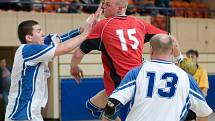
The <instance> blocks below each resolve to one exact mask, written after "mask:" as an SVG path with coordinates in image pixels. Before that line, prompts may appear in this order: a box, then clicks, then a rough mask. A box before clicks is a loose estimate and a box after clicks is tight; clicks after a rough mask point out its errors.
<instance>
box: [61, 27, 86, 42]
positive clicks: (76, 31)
mask: <svg viewBox="0 0 215 121" xmlns="http://www.w3.org/2000/svg"><path fill="white" fill-rule="evenodd" d="M82 31H83V30H82ZM80 33H82V32H81V29H80V28H77V29H74V30H72V31H70V32H68V33H65V34H62V35H60V39H61V41H62V42H64V41H67V40H69V39H71V38H73V37H76V36H78V35H79V34H80Z"/></svg>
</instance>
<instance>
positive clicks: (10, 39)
mask: <svg viewBox="0 0 215 121" xmlns="http://www.w3.org/2000/svg"><path fill="white" fill-rule="evenodd" d="M87 16H88V15H86V14H56V13H31V12H2V11H1V12H0V26H1V28H2V31H1V32H0V36H1V39H0V50H1V51H0V55H3V56H7V55H8V54H7V53H5V52H6V51H4V50H2V49H3V48H4V47H18V45H19V42H18V40H17V35H16V30H17V26H18V24H19V23H20V22H21V21H23V20H28V19H34V20H37V21H39V23H40V25H41V26H42V27H43V29H44V30H45V32H46V33H59V34H62V33H64V32H67V31H69V30H71V29H73V28H75V27H78V26H80V25H81V24H82V21H84V20H85V19H86V17H87ZM142 18H143V19H145V20H146V21H148V22H150V17H148V16H147V17H142ZM170 22H171V23H170V27H171V33H172V34H173V35H174V36H175V37H176V38H177V39H178V40H179V43H180V46H181V49H182V52H183V54H184V52H186V50H188V49H190V48H194V49H197V50H199V51H200V58H199V59H200V64H201V65H203V67H205V68H206V69H207V70H208V72H209V74H210V87H212V89H215V48H214V45H215V40H214V38H215V34H214V29H215V19H192V18H189V19H185V18H171V20H170ZM148 49H149V47H148V45H146V46H145V48H144V52H143V57H144V58H145V59H149V55H148ZM12 51H14V49H12ZM72 54H73V52H70V53H69V54H66V55H63V56H61V57H58V58H55V59H54V61H53V62H52V63H50V68H51V70H52V71H51V72H52V77H51V79H50V80H49V92H50V93H49V102H48V105H47V108H46V110H45V113H44V115H45V117H46V118H52V119H53V118H54V119H58V118H60V117H62V119H65V120H66V119H69V118H70V119H71V117H72V119H73V120H77V119H81V117H82V118H85V119H88V118H90V117H89V116H88V115H87V114H85V113H86V112H83V111H84V109H83V104H84V100H85V99H87V98H88V97H90V96H92V95H93V94H95V93H96V92H97V91H98V90H100V89H102V88H103V85H102V79H101V77H102V74H103V68H102V63H101V59H100V53H99V52H97V51H93V52H91V53H90V54H88V55H86V56H85V58H84V60H83V61H82V63H81V64H80V66H81V68H82V69H83V70H84V74H85V78H86V79H85V80H84V81H83V82H84V83H83V84H80V85H76V84H75V83H74V81H73V80H72V79H71V76H70V74H69V70H70V59H71V56H72ZM10 55H13V54H10ZM10 58H11V59H12V58H13V57H12V56H11V57H10ZM209 92H210V93H213V92H215V91H211V90H210V91H209ZM212 99H215V94H214V93H213V94H212V98H209V99H208V100H209V101H211V102H212V103H214V102H215V101H213V100H212ZM72 105H75V106H72ZM212 106H213V104H212ZM65 108H66V109H65ZM70 110H71V114H70V113H69V112H70ZM74 111H75V113H74ZM82 113H84V114H82Z"/></svg>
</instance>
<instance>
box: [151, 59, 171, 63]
mask: <svg viewBox="0 0 215 121" xmlns="http://www.w3.org/2000/svg"><path fill="white" fill-rule="evenodd" d="M151 62H156V63H163V64H174V63H173V62H172V61H166V60H158V59H156V60H151Z"/></svg>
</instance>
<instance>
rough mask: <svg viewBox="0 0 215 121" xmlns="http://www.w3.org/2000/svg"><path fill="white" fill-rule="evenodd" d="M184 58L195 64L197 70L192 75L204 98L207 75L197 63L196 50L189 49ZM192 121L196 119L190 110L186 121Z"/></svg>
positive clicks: (207, 85) (197, 54) (207, 86)
mask: <svg viewBox="0 0 215 121" xmlns="http://www.w3.org/2000/svg"><path fill="white" fill-rule="evenodd" d="M186 56H187V58H190V59H192V61H193V62H194V63H196V66H197V70H196V72H195V73H194V75H193V77H194V79H195V80H196V81H197V84H198V85H199V87H200V89H201V90H202V92H203V94H204V96H207V91H208V89H209V84H208V74H207V71H206V70H205V69H204V68H203V67H201V66H200V65H199V63H198V57H199V52H198V51H197V50H194V49H190V50H188V51H187V52H186ZM193 119H194V120H195V119H196V114H195V113H194V112H193V111H192V110H190V111H189V113H188V116H187V119H186V120H187V121H189V120H193Z"/></svg>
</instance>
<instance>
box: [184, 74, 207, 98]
mask: <svg viewBox="0 0 215 121" xmlns="http://www.w3.org/2000/svg"><path fill="white" fill-rule="evenodd" d="M188 77H189V82H190V91H189V93H190V94H192V95H193V96H194V97H196V98H198V99H200V100H202V101H205V97H204V94H203V93H202V91H201V90H200V88H199V86H198V84H197V82H196V81H195V80H194V78H193V77H192V76H191V75H190V74H188Z"/></svg>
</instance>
